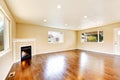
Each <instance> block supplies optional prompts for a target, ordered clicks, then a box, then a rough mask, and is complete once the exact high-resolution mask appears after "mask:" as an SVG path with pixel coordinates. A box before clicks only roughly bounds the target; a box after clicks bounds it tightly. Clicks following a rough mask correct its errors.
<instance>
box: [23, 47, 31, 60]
mask: <svg viewBox="0 0 120 80" xmlns="http://www.w3.org/2000/svg"><path fill="white" fill-rule="evenodd" d="M31 50H32V47H31V46H23V47H21V61H24V60H28V59H31V55H32V53H31Z"/></svg>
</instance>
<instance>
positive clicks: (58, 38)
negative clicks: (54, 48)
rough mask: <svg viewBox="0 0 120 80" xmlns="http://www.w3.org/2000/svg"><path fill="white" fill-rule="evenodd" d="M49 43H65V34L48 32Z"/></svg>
mask: <svg viewBox="0 0 120 80" xmlns="http://www.w3.org/2000/svg"><path fill="white" fill-rule="evenodd" d="M48 42H49V43H62V42H63V32H54V31H49V32H48Z"/></svg>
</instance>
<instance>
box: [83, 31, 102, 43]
mask: <svg viewBox="0 0 120 80" xmlns="http://www.w3.org/2000/svg"><path fill="white" fill-rule="evenodd" d="M81 36H82V37H81V38H82V39H81V41H82V42H103V31H92V32H85V33H82V35H81Z"/></svg>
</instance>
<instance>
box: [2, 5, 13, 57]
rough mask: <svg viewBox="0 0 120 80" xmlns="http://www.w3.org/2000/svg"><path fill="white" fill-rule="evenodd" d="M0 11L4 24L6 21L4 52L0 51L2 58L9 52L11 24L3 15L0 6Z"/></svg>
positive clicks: (6, 16) (3, 12) (5, 15)
mask: <svg viewBox="0 0 120 80" xmlns="http://www.w3.org/2000/svg"><path fill="white" fill-rule="evenodd" d="M0 11H1V13H2V14H3V15H4V17H5V19H4V21H5V23H6V21H8V25H6V24H4V26H5V27H4V29H5V30H4V50H2V51H0V57H1V56H3V55H4V54H6V53H8V52H10V26H11V22H10V18H9V17H8V15H7V14H6V13H5V11H4V10H3V8H2V7H1V6H0Z"/></svg>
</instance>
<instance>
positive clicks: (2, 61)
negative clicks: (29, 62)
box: [0, 0, 16, 80]
mask: <svg viewBox="0 0 120 80" xmlns="http://www.w3.org/2000/svg"><path fill="white" fill-rule="evenodd" d="M0 7H2V9H3V10H4V11H5V13H6V14H7V15H8V16H9V18H10V23H11V25H10V51H9V52H7V53H6V54H4V55H2V56H0V80H5V77H6V76H7V74H8V72H9V70H10V68H11V66H12V64H13V57H12V55H13V54H12V39H13V38H15V37H16V23H15V21H14V19H13V17H12V15H11V14H10V12H9V10H8V8H7V6H6V4H5V2H4V0H0Z"/></svg>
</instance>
